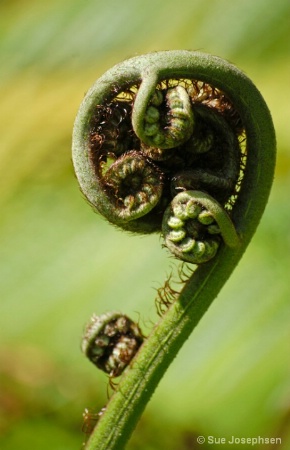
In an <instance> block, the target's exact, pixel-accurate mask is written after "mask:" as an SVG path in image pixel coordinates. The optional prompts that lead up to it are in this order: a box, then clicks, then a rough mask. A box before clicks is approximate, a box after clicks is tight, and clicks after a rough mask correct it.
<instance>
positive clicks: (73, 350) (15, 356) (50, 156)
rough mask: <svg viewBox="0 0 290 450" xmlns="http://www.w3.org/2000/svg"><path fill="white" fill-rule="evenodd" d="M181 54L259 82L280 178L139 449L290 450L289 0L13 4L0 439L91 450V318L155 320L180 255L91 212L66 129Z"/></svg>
mask: <svg viewBox="0 0 290 450" xmlns="http://www.w3.org/2000/svg"><path fill="white" fill-rule="evenodd" d="M178 48H181V49H191V50H201V51H205V52H210V53H214V54H217V55H219V56H221V57H223V58H226V59H229V60H231V61H232V62H234V63H235V64H236V65H238V66H239V67H240V68H242V69H243V70H244V71H245V72H246V73H247V74H248V76H249V77H250V78H252V80H253V81H254V82H255V84H256V85H257V86H258V87H259V89H260V90H261V92H262V94H263V96H264V98H265V100H266V102H267V103H268V105H269V108H270V110H271V112H272V115H273V120H274V123H275V127H276V132H277V141H278V161H277V169H276V178H275V184H274V188H273V191H272V194H271V198H270V201H269V204H268V207H267V210H266V213H265V215H264V217H263V220H262V222H261V225H260V227H259V230H258V232H257V233H256V235H255V237H254V239H253V241H252V244H251V246H250V247H249V249H248V250H247V252H246V255H245V256H244V258H243V260H242V262H241V263H240V264H239V266H238V268H237V269H236V271H235V273H234V275H233V276H232V277H231V280H230V281H229V282H228V284H227V286H225V287H224V289H223V290H222V292H221V294H220V295H219V297H218V298H217V299H216V300H215V302H214V304H213V305H212V307H211V308H210V310H209V311H208V313H207V314H206V316H205V317H204V318H203V320H202V321H201V323H200V324H199V326H198V328H197V329H196V331H195V332H194V333H193V335H192V337H191V338H190V339H189V341H188V342H187V343H186V345H185V346H184V348H183V349H182V351H181V352H180V354H179V355H178V357H177V358H176V360H175V361H174V363H173V365H172V367H171V368H170V369H169V370H168V372H167V374H166V376H165V377H164V379H163V380H162V382H161V384H160V386H159V388H158V390H157V392H156V393H155V395H154V397H153V399H152V401H151V402H150V404H149V405H148V407H147V409H146V412H145V414H144V416H143V418H142V420H141V422H140V424H139V425H138V428H137V430H136V432H135V433H134V435H133V437H132V439H131V441H130V444H129V446H128V449H129V450H159V449H166V450H190V449H197V448H204V449H206V448H211V449H212V448H221V447H222V448H227V446H226V445H223V446H221V445H217V444H216V445H210V446H207V445H206V444H205V445H203V446H201V445H198V444H197V443H196V437H197V436H199V435H203V436H208V435H212V436H215V437H226V438H230V437H231V436H233V435H234V436H236V437H256V436H262V437H281V438H282V445H279V446H277V447H275V446H266V445H263V446H260V447H258V446H256V447H255V448H263V449H270V448H271V449H273V448H279V449H281V450H282V449H283V450H287V449H289V448H290V364H289V354H290V352H289V350H290V344H289V342H290V327H289V324H290V302H289V299H290V286H289V252H290V232H289V223H290V209H289V191H290V149H289V147H290V137H289V111H290V109H289V84H288V83H289V80H290V2H289V1H288V0H275V2H273V0H254V1H253V0H233V1H231V0H207V1H206V0H179V1H173V0H166V1H161V0H141V1H138V0H124V1H120V0H118V1H117V0H106V1H105V0H95V1H93V0H85V1H81V0H50V1H49V2H41V1H37V0H25V1H24V0H1V2H0V79H1V85H0V185H1V191H0V204H1V217H0V241H1V245H0V270H1V285H0V290H1V293H0V302H1V303H0V304H1V306H0V321H1V325H0V334H1V338H0V383H1V392H0V414H1V418H0V420H1V425H0V433H1V437H0V448H1V449H2V450H15V449H21V450H28V449H41V450H46V449H49V450H51V449H54V450H74V449H75V450H76V449H80V448H81V445H82V442H83V441H84V440H85V437H86V436H85V434H84V433H83V431H82V423H83V418H82V413H83V411H84V409H85V408H90V409H91V410H92V411H93V412H95V413H96V412H98V411H99V410H100V409H101V408H102V407H103V406H104V404H105V403H106V400H107V384H108V383H107V378H106V376H105V375H103V374H102V373H98V371H97V370H95V368H94V366H93V365H92V364H90V363H89V362H88V361H87V360H86V359H85V358H84V357H83V356H82V354H81V351H80V339H81V335H82V332H83V328H84V324H85V323H86V322H87V321H88V319H89V317H90V315H91V314H92V313H93V312H96V313H102V312H104V311H107V310H110V309H117V310H122V311H124V312H125V313H127V314H128V315H130V316H131V317H133V318H136V319H137V320H138V318H140V323H141V325H142V326H143V329H144V330H145V331H146V330H147V329H148V327H150V325H151V323H152V322H154V321H156V318H157V315H156V311H155V306H154V298H155V295H156V291H155V290H156V289H157V288H158V287H160V286H161V285H162V282H163V280H164V278H165V277H166V274H168V273H169V272H170V266H171V264H172V261H171V260H170V259H169V258H168V255H167V253H166V251H165V250H164V249H162V248H161V246H160V238H159V237H158V236H150V237H135V236H134V237H132V236H128V235H127V234H125V233H121V232H119V231H117V230H116V229H114V228H113V227H110V226H109V225H108V224H107V223H105V222H104V220H103V219H102V218H100V217H98V216H97V215H96V214H94V213H93V212H92V210H91V209H90V207H89V206H88V205H87V204H86V203H85V201H84V200H83V198H82V195H81V194H80V192H79V189H78V186H77V182H76V179H75V177H74V173H73V169H72V163H71V132H72V126H73V121H74V117H75V115H76V112H77V109H78V106H79V104H80V102H81V100H82V98H83V95H84V94H85V92H86V90H87V89H88V88H89V87H90V86H91V84H92V83H93V82H94V81H95V79H96V78H98V77H99V76H100V75H101V74H102V73H103V72H104V71H105V70H107V69H109V68H110V67H111V66H112V65H114V64H116V63H118V62H120V61H122V60H123V59H126V58H128V57H131V56H135V55H138V54H142V53H145V52H149V51H155V50H165V49H178ZM229 447H230V448H233V446H229ZM236 447H238V446H236ZM242 448H247V446H246V445H243V446H242Z"/></svg>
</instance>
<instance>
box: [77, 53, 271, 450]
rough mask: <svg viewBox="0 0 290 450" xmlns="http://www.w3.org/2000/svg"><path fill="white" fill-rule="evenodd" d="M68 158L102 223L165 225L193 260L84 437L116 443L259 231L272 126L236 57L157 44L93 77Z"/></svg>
mask: <svg viewBox="0 0 290 450" xmlns="http://www.w3.org/2000/svg"><path fill="white" fill-rule="evenodd" d="M73 159H74V166H75V170H76V174H77V177H78V180H79V183H80V186H81V189H82V191H83V193H84V194H85V196H86V197H87V199H88V201H89V202H90V203H91V205H92V206H93V208H94V209H95V210H97V211H98V212H99V213H101V214H102V215H103V216H104V217H106V219H107V220H108V221H109V222H111V223H113V224H115V225H117V226H119V227H121V228H123V229H125V230H128V231H131V232H138V233H151V232H161V233H162V235H163V237H164V242H165V246H167V248H168V249H169V250H170V251H172V253H173V254H174V255H175V256H176V257H177V258H179V259H181V260H182V261H187V262H189V263H194V264H196V265H197V266H198V267H197V269H196V270H194V271H193V274H192V276H191V277H190V278H189V279H188V280H186V281H185V282H184V286H183V288H182V290H181V291H180V292H179V293H178V295H174V301H173V302H168V305H166V308H165V309H166V311H165V312H164V313H163V315H162V317H161V319H160V321H159V322H158V323H157V324H156V326H155V327H154V329H153V330H152V332H151V334H150V335H149V336H148V338H146V339H145V340H144V343H143V344H142V345H141V347H140V349H139V350H138V352H137V354H136V355H135V357H134V358H133V359H132V360H131V358H128V361H127V362H128V369H127V370H125V373H124V374H123V376H122V379H121V381H120V384H119V388H118V389H117V390H116V392H115V393H114V395H113V396H112V398H111V400H110V402H109V404H108V406H107V408H106V412H105V413H104V414H103V415H102V417H101V419H100V420H99V422H98V424H97V426H96V428H95V430H94V431H93V433H92V435H91V437H90V439H89V441H88V443H87V448H88V449H89V450H92V449H117V448H118V450H119V449H121V448H123V447H124V445H125V443H126V442H127V440H128V438H129V436H130V433H131V432H132V430H133V428H134V426H135V424H136V422H137V420H138V418H139V416H140V414H141V413H142V411H143V409H144V408H145V405H146V403H147V402H148V400H149V399H150V396H151V395H152V393H153V391H154V389H155V387H156V385H157V384H158V382H159V380H160V379H161V377H162V375H163V373H164V371H165V370H166V368H167V367H168V365H169V364H170V362H171V361H172V359H173V358H174V356H175V355H176V353H177V352H178V350H179V348H180V347H181V345H182V344H183V342H184V341H185V340H186V339H187V337H188V336H189V334H190V333H191V331H192V330H193V328H194V327H195V326H196V324H197V323H198V321H199V320H200V318H201V317H202V315H203V314H204V313H205V311H206V310H207V308H208V307H209V305H210V304H211V302H212V301H213V299H214V298H215V297H216V295H217V294H218V292H219V291H220V289H221V288H222V286H223V284H224V283H225V282H226V281H227V279H228V277H229V276H230V274H231V272H232V271H233V269H234V267H235V266H236V265H237V263H238V261H239V259H240V258H241V256H242V254H243V252H244V251H245V249H246V247H247V245H248V243H249V241H250V239H251V237H252V235H253V234H254V232H255V230H256V227H257V225H258V223H259V220H260V218H261V215H262V213H263V211H264V208H265V205H266V202H267V199H268V195H269V192H270V188H271V184H272V179H273V172H274V164H275V134H274V129H273V124H272V120H271V116H270V113H269V111H268V108H267V106H266V104H265V102H264V100H263V98H262V96H261V94H260V93H259V91H258V90H257V89H256V87H255V86H254V85H253V83H252V82H251V81H250V80H249V79H248V78H247V77H246V76H245V75H244V74H243V73H242V72H241V71H239V70H238V69H237V68H236V67H234V66H233V65H231V64H229V63H228V62H226V61H224V60H222V59H220V58H217V57H213V56H210V55H206V54H202V53H198V52H188V51H168V52H157V53H152V54H148V55H145V56H142V57H137V58H132V59H130V60H127V61H124V62H123V63H121V64H119V65H117V66H115V67H114V68H113V69H111V70H109V71H108V72H107V73H106V74H104V75H103V76H102V77H101V78H100V79H99V80H98V81H97V82H96V83H95V85H94V86H93V87H92V88H91V90H90V91H89V92H88V94H87V95H86V97H85V99H84V101H83V103H82V105H81V107H80V110H79V113H78V116H77V118H76V122H75V126H74V137H73ZM120 348H122V345H121V347H120ZM138 348H139V347H138ZM117 349H119V347H117ZM102 350H103V349H102ZM102 350H100V349H99V348H98V350H97V352H101V351H102ZM136 350H137V349H136ZM117 353H118V351H117ZM129 353H130V352H129ZM118 354H119V353H118ZM134 354H135V351H134ZM130 355H131V353H130ZM129 360H130V361H129ZM127 362H126V363H127ZM126 363H125V364H123V365H122V370H124V368H125V366H126ZM114 364H115V360H114V357H113V359H112V360H111V363H109V366H108V370H109V369H110V368H111V367H112V366H113V368H114ZM123 366H124V367H123ZM108 370H107V371H108ZM111 370H113V369H111ZM116 373H117V374H118V371H117V372H116ZM113 374H114V370H113Z"/></svg>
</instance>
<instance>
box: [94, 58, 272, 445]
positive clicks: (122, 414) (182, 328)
mask: <svg viewBox="0 0 290 450" xmlns="http://www.w3.org/2000/svg"><path fill="white" fill-rule="evenodd" d="M176 53H177V52H167V61H166V64H167V65H168V67H169V69H165V68H164V64H165V56H164V54H166V52H162V54H160V55H159V56H158V53H155V54H153V56H152V55H150V57H148V59H147V62H146V61H144V67H143V68H142V73H143V74H144V77H145V78H146V76H147V74H148V73H149V75H148V76H150V72H148V67H150V70H151V71H152V66H154V67H156V68H157V69H158V70H159V77H160V79H162V78H168V77H169V76H170V77H174V76H176V77H177V76H178V75H179V74H182V77H186V76H187V77H189V78H191V79H198V80H204V81H206V82H209V83H211V84H212V85H214V86H216V87H218V88H219V89H221V90H222V91H224V92H226V94H227V95H228V96H229V97H230V99H231V101H232V102H233V103H234V105H235V107H236V108H237V110H238V112H239V114H240V116H241V118H242V121H243V124H244V125H245V129H246V135H247V155H248V156H247V164H246V170H245V174H244V179H243V182H242V186H241V190H240V192H239V195H238V199H237V201H236V203H235V205H234V208H233V211H232V220H233V223H234V224H235V227H236V230H237V232H238V234H239V237H240V240H241V244H240V245H239V246H237V247H236V248H230V247H228V246H226V245H225V244H222V246H221V247H220V249H219V251H218V254H217V256H216V257H215V258H214V259H213V260H211V261H209V262H207V263H205V264H203V265H201V266H199V268H198V269H197V270H196V271H195V272H194V274H193V275H192V277H191V278H190V279H189V280H188V282H187V283H186V284H185V286H184V288H183V290H182V291H181V293H180V295H179V297H178V299H177V300H176V301H175V302H174V303H173V304H172V305H171V306H170V308H169V309H168V311H167V312H166V313H165V314H164V315H163V316H162V318H161V319H160V320H159V322H158V323H157V325H156V326H155V327H154V329H153V330H152V332H151V334H150V335H149V337H148V338H147V339H146V341H145V342H144V344H143V345H142V346H141V348H140V350H139V352H138V353H137V355H136V357H135V358H134V359H133V361H132V363H131V364H130V366H129V367H128V369H127V370H126V371H125V373H124V375H123V377H122V378H121V380H120V383H119V385H118V388H117V390H116V392H115V393H114V395H113V396H112V398H111V399H110V401H109V403H108V405H107V408H106V411H105V413H104V414H103V415H102V416H101V418H100V420H99V422H98V423H97V425H96V427H95V429H94V430H93V433H92V435H91V436H90V439H89V440H88V443H87V445H86V449H87V450H121V449H123V448H124V446H125V444H126V442H127V441H128V439H129V437H130V435H131V433H132V431H133V429H134V427H135V425H136V423H137V421H138V420H139V418H140V415H141V414H142V412H143V410H144V408H145V406H146V404H147V402H148V401H149V399H150V397H151V396H152V394H153V392H154V390H155V388H156V386H157V384H158V383H159V381H160V379H161V378H162V376H163V374H164V372H165V371H166V369H167V368H168V366H169V364H170V363H171V361H172V360H173V359H174V357H175V356H176V354H177V352H178V351H179V349H180V348H181V346H182V344H183V343H184V342H185V340H186V339H187V338H188V336H189V335H190V333H191V332H192V330H193V329H194V328H195V326H196V325H197V323H198V322H199V320H200V319H201V318H202V316H203V315H204V313H205V312H206V311H207V309H208V307H209V306H210V304H211V303H212V301H213V300H214V299H215V297H216V296H217V294H218V293H219V291H220V290H221V288H222V286H223V285H224V284H225V283H226V281H227V280H228V278H229V276H230V275H231V273H232V271H233V270H234V268H235V267H236V265H237V264H238V262H239V260H240V258H241V257H242V255H243V253H244V251H245V249H246V247H247V245H248V243H249V242H250V240H251V238H252V236H253V234H254V232H255V230H256V228H257V226H258V223H259V221H260V218H261V216H262V214H263V211H264V208H265V206H266V203H267V200H268V196H269V193H270V188H271V185H272V180H273V175H274V165H275V133H274V128H273V124H272V119H271V116H270V113H269V110H268V108H267V106H266V104H265V102H264V100H263V98H262V96H261V94H260V93H259V91H258V90H257V89H256V87H255V86H254V85H253V83H252V82H251V81H250V80H249V79H248V78H247V77H246V76H245V75H244V74H243V73H242V72H240V71H239V70H238V69H236V68H235V67H234V66H232V65H231V64H229V63H227V62H225V61H223V60H221V59H219V58H216V57H211V56H209V55H204V54H200V53H194V52H181V53H182V54H183V58H181V59H182V62H183V64H182V66H180V58H179V59H178V58H177V55H176ZM130 64H131V68H132V67H134V58H133V59H132V60H131V62H130ZM177 67H178V68H177ZM157 69H156V70H157ZM118 70H119V69H118V67H117V69H114V70H113V71H112V75H113V73H114V71H115V72H116V71H117V72H118ZM153 73H154V71H153ZM130 74H131V75H132V73H131V72H130ZM124 77H126V70H125V71H124ZM154 77H155V78H156V75H155V74H154ZM146 82H147V81H146ZM149 85H150V83H149ZM141 92H142V91H141ZM137 98H138V94H137ZM136 101H137V100H136Z"/></svg>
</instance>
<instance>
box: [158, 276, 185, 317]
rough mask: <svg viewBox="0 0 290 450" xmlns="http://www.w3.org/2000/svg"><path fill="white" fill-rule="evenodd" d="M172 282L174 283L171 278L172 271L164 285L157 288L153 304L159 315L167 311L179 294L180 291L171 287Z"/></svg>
mask: <svg viewBox="0 0 290 450" xmlns="http://www.w3.org/2000/svg"><path fill="white" fill-rule="evenodd" d="M173 283H175V280H173V273H172V272H171V273H170V274H169V276H168V277H167V279H166V280H165V283H164V285H163V286H161V287H160V288H158V289H157V297H156V299H155V305H156V309H157V314H158V315H159V316H162V315H163V314H164V313H165V312H166V311H167V309H168V308H169V307H170V306H171V305H172V303H174V301H175V300H176V298H177V297H178V295H179V294H180V291H177V290H176V289H174V288H173V287H172V284H173Z"/></svg>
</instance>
